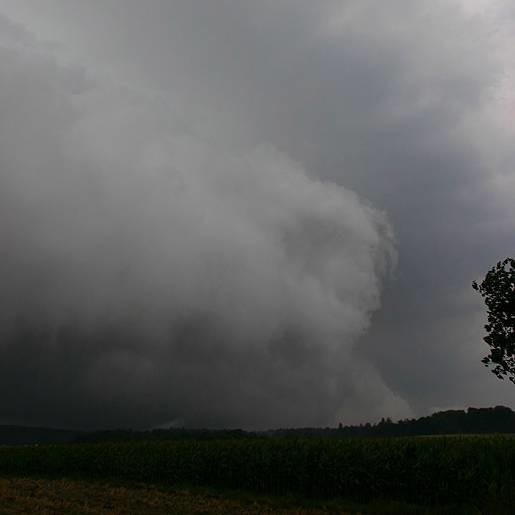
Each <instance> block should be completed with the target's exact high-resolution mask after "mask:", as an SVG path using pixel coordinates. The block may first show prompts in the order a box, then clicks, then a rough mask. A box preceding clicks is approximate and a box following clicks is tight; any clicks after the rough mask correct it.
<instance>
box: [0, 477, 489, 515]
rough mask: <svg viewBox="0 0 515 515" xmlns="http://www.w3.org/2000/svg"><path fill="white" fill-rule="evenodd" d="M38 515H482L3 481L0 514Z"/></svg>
mask: <svg viewBox="0 0 515 515" xmlns="http://www.w3.org/2000/svg"><path fill="white" fill-rule="evenodd" d="M25 513H26V514H37V515H61V514H62V515H72V514H73V515H82V514H84V515H99V514H104V515H107V514H109V515H129V514H130V515H147V514H148V515H158V514H183V515H190V514H197V515H200V514H213V515H222V514H227V515H232V514H234V515H236V514H245V515H260V514H262V515H272V514H277V515H323V514H335V513H338V514H341V515H346V514H349V515H351V514H352V515H355V514H370V515H399V514H406V515H475V514H477V515H480V514H481V512H480V511H479V510H476V509H474V508H473V507H471V506H461V507H460V506H456V505H453V506H448V507H441V506H440V507H437V508H435V507H433V508H431V507H421V506H416V505H410V504H406V503H399V502H392V501H388V502H384V501H381V502H371V503H368V504H365V505H363V504H361V505H360V504H355V503H349V502H345V501H341V500H338V499H335V500H328V501H321V500H318V501H309V500H307V499H304V498H301V499H299V498H296V497H292V496H289V497H277V496H264V495H256V494H254V493H251V492H234V491H227V490H223V491H222V490H218V491H217V490H213V489H202V488H191V487H190V488H185V487H181V488H165V487H163V486H153V485H148V484H137V483H134V484H128V483H118V482H101V481H91V480H90V481H87V480H70V479H36V478H0V514H2V515H13V514H25Z"/></svg>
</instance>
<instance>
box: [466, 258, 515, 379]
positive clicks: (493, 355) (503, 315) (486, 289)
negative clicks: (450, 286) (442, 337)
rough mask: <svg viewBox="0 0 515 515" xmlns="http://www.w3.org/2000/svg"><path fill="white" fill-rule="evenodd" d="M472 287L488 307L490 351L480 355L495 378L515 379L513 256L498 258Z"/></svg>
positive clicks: (487, 331)
mask: <svg viewBox="0 0 515 515" xmlns="http://www.w3.org/2000/svg"><path fill="white" fill-rule="evenodd" d="M472 287H473V288H474V289H475V290H477V291H478V292H479V293H480V294H481V296H482V297H483V298H484V301H485V304H486V307H487V309H488V313H487V314H488V323H487V324H486V325H485V329H486V333H487V334H486V336H485V337H484V338H483V340H484V341H485V342H486V343H487V344H488V345H489V347H490V354H489V355H488V356H486V357H485V358H483V359H482V362H483V363H484V364H485V366H487V367H491V368H492V372H493V373H494V374H495V375H496V376H497V377H498V378H499V379H504V378H505V377H508V378H509V379H510V381H512V382H513V383H515V259H513V258H507V259H505V260H504V261H499V262H498V263H497V264H496V265H495V266H494V267H493V268H492V269H491V270H490V271H489V272H488V273H487V274H486V276H485V278H484V280H483V282H481V283H480V284H478V283H477V282H475V281H474V282H473V283H472Z"/></svg>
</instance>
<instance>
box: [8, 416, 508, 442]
mask: <svg viewBox="0 0 515 515" xmlns="http://www.w3.org/2000/svg"><path fill="white" fill-rule="evenodd" d="M490 433H498V434H509V433H513V434H515V412H514V411H512V410H511V409H510V408H507V407H504V406H496V407H495V408H468V409H467V410H449V411H440V412H438V413H434V414H433V415H431V416H428V417H421V418H418V419H406V420H400V421H398V422H392V421H391V420H390V419H384V418H383V419H382V420H381V421H379V422H378V423H375V424H370V423H367V424H361V425H355V426H343V425H342V424H340V426H339V427H337V428H335V427H325V428H286V429H273V430H269V431H255V432H252V431H244V430H241V429H234V430H232V429H226V430H210V429H187V428H170V429H152V430H148V431H138V430H132V429H116V430H109V431H94V432H91V431H90V432H86V431H68V430H62V429H49V428H38V427H20V426H0V445H27V444H44V443H94V442H134V441H136V442H141V441H166V440H225V439H231V440H234V439H246V438H256V437H263V438H267V437H268V438H270V437H310V436H314V437H327V438H334V437H383V436H424V435H427V436H431V435H453V434H464V435H466V434H490Z"/></svg>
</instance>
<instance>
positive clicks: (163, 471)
mask: <svg viewBox="0 0 515 515" xmlns="http://www.w3.org/2000/svg"><path fill="white" fill-rule="evenodd" d="M0 474H1V475H3V476H18V477H21V476H44V477H72V478H110V479H121V480H128V481H138V482H139V481H142V482H146V483H153V484H165V485H199V486H212V487H223V488H230V489H245V490H251V491H257V492H263V493H270V494H290V493H293V494H301V495H303V496H308V497H314V498H332V497H341V498H346V499H353V500H357V501H364V500H365V501H367V500H370V499H393V500H402V501H407V502H415V503H424V504H444V503H461V502H468V503H476V504H477V505H478V506H479V505H481V503H483V502H486V501H488V502H491V501H492V500H495V501H498V502H501V503H503V504H505V505H506V503H512V502H513V503H514V504H513V505H515V438H511V437H500V436H491V437H485V436H481V437H436V438H391V439H323V438H300V439H299V438H250V439H233V440H231V439H226V440H207V441H200V440H184V441H172V442H130V443H96V444H65V445H48V446H24V447H0Z"/></svg>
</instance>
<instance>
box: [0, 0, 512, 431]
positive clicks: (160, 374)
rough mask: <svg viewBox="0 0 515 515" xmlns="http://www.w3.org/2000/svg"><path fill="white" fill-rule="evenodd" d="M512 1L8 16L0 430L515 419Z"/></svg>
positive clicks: (2, 120) (164, 5)
mask: <svg viewBox="0 0 515 515" xmlns="http://www.w3.org/2000/svg"><path fill="white" fill-rule="evenodd" d="M514 45H515V8H514V6H513V3H512V2H511V1H509V0H507V1H504V0H417V1H413V0H389V1H388V2H385V1H383V0H319V1H317V2H313V1H312V0H146V1H145V2H142V1H139V0H88V1H87V2H84V1H82V0H0V241H1V247H0V284H2V288H1V290H0V391H1V392H2V399H3V401H2V405H1V407H0V422H3V423H7V422H8V423H24V424H50V425H54V426H69V427H71V426H74V427H114V426H117V427H118V426H133V427H150V426H160V425H168V424H181V425H182V424H185V425H189V426H210V427H227V426H231V427H236V426H238V427H247V428H251V427H277V426H287V425H288V426H292V425H297V426H299V425H327V424H335V423H337V422H340V421H342V422H344V423H355V422H364V421H374V420H377V419H378V418H380V417H383V416H390V417H392V418H401V417H408V416H409V417H411V416H420V415H425V414H428V413H431V412H432V411H434V410H436V409H447V408H454V407H467V406H469V405H474V406H487V405H496V404H505V405H509V406H512V407H515V388H514V386H513V385H512V384H511V383H509V382H501V381H499V380H497V379H496V378H495V377H494V376H493V374H491V373H490V372H488V371H487V370H486V369H484V368H483V367H482V365H481V363H480V359H481V357H482V356H483V355H485V354H486V348H485V347H484V344H483V343H482V336H483V327H482V326H483V324H484V309H483V306H482V303H481V299H480V298H478V296H477V294H476V293H475V292H474V291H473V290H472V288H471V282H472V281H473V280H475V279H479V278H481V277H482V276H483V275H484V273H485V272H486V271H487V270H488V268H489V267H490V266H492V265H493V264H494V263H495V262H496V261H497V260H499V259H501V258H504V257H506V256H509V255H511V256H513V255H514V253H515V249H514V247H515V202H514V198H515V146H514V138H515V61H514V60H513V52H512V49H513V47H514Z"/></svg>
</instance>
